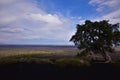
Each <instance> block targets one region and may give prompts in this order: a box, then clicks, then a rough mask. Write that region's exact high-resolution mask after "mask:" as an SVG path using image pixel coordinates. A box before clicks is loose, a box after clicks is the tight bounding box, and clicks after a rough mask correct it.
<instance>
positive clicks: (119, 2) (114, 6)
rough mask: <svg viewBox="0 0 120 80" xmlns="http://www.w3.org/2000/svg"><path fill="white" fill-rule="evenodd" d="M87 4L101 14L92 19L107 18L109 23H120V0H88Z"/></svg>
mask: <svg viewBox="0 0 120 80" xmlns="http://www.w3.org/2000/svg"><path fill="white" fill-rule="evenodd" d="M89 4H90V5H93V6H94V7H96V11H98V12H99V14H102V15H101V16H97V17H96V18H95V19H92V21H100V20H109V21H110V23H120V0H90V1H89ZM99 14H98V15H99Z"/></svg>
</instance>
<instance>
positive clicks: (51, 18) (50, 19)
mask: <svg viewBox="0 0 120 80" xmlns="http://www.w3.org/2000/svg"><path fill="white" fill-rule="evenodd" d="M30 17H31V18H32V19H34V20H38V21H43V22H47V23H49V24H58V25H60V24H62V21H61V20H60V19H59V17H58V16H57V15H52V14H43V15H42V14H30Z"/></svg>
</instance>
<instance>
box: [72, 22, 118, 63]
mask: <svg viewBox="0 0 120 80" xmlns="http://www.w3.org/2000/svg"><path fill="white" fill-rule="evenodd" d="M108 22H109V21H107V20H103V21H99V22H98V21H95V22H91V21H90V20H86V21H85V24H82V25H80V24H77V31H76V33H75V35H73V36H72V37H71V39H70V41H72V42H74V44H75V46H77V48H78V49H79V50H82V52H81V54H88V53H91V54H96V53H99V54H101V55H102V56H103V58H104V59H105V61H106V63H107V62H111V57H110V55H109V54H108V53H109V52H113V51H114V48H113V47H115V46H118V45H120V31H119V24H118V23H117V24H110V23H108Z"/></svg>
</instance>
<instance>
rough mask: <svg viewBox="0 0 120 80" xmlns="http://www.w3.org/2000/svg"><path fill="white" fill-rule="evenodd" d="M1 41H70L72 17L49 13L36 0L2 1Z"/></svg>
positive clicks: (0, 7)
mask: <svg viewBox="0 0 120 80" xmlns="http://www.w3.org/2000/svg"><path fill="white" fill-rule="evenodd" d="M0 17H1V19H0V37H1V38H0V43H14V42H15V41H19V40H28V39H51V40H56V41H57V40H63V41H69V38H70V36H71V32H73V30H72V29H71V27H70V26H71V24H73V22H72V21H71V20H70V19H67V18H65V17H64V16H60V15H58V14H51V13H47V12H46V11H43V10H42V7H38V4H37V2H36V1H35V0H9V1H8V0H1V1H0Z"/></svg>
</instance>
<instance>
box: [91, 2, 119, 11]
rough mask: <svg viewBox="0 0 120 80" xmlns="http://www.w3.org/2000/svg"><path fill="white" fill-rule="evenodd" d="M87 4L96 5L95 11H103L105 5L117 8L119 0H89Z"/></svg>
mask: <svg viewBox="0 0 120 80" xmlns="http://www.w3.org/2000/svg"><path fill="white" fill-rule="evenodd" d="M89 4H91V5H93V6H97V9H96V10H97V11H103V10H104V9H105V7H110V8H115V9H117V8H119V5H120V0H90V1H89Z"/></svg>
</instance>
